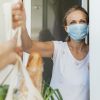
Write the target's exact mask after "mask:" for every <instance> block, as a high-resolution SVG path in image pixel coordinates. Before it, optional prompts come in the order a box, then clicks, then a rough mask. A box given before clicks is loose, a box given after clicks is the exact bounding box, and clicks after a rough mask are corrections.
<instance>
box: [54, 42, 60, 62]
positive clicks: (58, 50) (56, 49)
mask: <svg viewBox="0 0 100 100" xmlns="http://www.w3.org/2000/svg"><path fill="white" fill-rule="evenodd" d="M60 44H61V41H53V45H54V51H53V61H55V60H56V58H57V56H58V54H59V52H60V49H61V45H60Z"/></svg>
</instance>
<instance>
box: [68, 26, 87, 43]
mask: <svg viewBox="0 0 100 100" xmlns="http://www.w3.org/2000/svg"><path fill="white" fill-rule="evenodd" d="M66 32H67V33H68V35H69V36H70V37H71V38H72V39H73V40H76V41H78V42H80V41H81V40H82V39H84V38H85V37H86V36H87V34H88V25H87V24H73V25H69V26H67V29H66Z"/></svg>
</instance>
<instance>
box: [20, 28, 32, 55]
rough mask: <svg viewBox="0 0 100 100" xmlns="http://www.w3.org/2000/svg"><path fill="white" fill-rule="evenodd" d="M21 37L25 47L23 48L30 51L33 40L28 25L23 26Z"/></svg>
mask: <svg viewBox="0 0 100 100" xmlns="http://www.w3.org/2000/svg"><path fill="white" fill-rule="evenodd" d="M21 38H22V47H23V50H24V51H25V52H28V53H29V50H30V49H31V48H32V40H31V38H30V37H29V35H28V32H27V29H26V27H23V28H22V34H21Z"/></svg>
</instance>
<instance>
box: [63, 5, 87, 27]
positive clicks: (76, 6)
mask: <svg viewBox="0 0 100 100" xmlns="http://www.w3.org/2000/svg"><path fill="white" fill-rule="evenodd" d="M77 10H79V11H82V12H83V13H84V14H85V15H86V20H87V23H89V16H88V13H87V11H86V10H85V9H84V8H82V7H81V6H79V5H75V6H73V7H71V8H70V9H69V10H68V11H67V12H66V13H65V16H64V20H63V22H64V26H66V25H67V21H66V19H67V17H68V15H69V14H70V13H72V12H74V11H77Z"/></svg>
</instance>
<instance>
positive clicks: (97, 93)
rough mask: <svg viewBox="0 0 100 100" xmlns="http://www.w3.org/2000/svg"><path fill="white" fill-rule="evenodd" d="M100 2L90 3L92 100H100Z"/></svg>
mask: <svg viewBox="0 0 100 100" xmlns="http://www.w3.org/2000/svg"><path fill="white" fill-rule="evenodd" d="M99 10H100V2H99V0H91V1H90V99H91V100H100V46H99V45H100V13H99Z"/></svg>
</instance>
